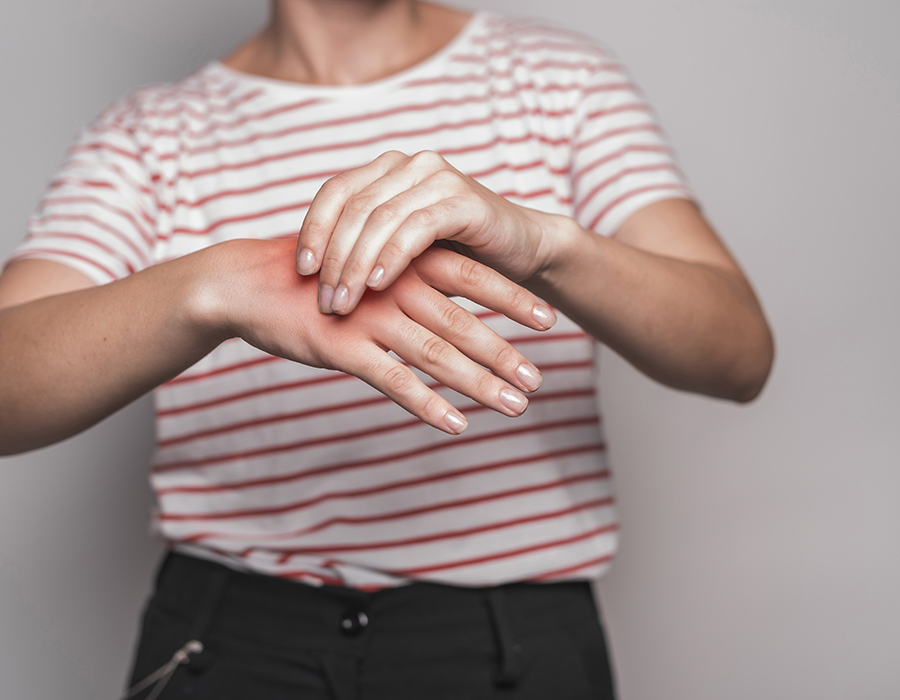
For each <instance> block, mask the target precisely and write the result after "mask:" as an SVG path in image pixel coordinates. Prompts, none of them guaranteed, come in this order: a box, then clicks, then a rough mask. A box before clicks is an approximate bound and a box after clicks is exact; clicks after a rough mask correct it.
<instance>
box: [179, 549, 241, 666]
mask: <svg viewBox="0 0 900 700" xmlns="http://www.w3.org/2000/svg"><path fill="white" fill-rule="evenodd" d="M230 578H231V569H229V568H227V567H224V566H220V567H216V568H215V569H214V570H213V571H212V572H211V573H210V576H209V580H208V583H207V585H206V596H205V597H204V599H203V601H202V602H201V603H200V607H199V609H198V610H197V616H196V617H195V618H194V625H193V627H192V628H191V636H190V638H191V639H192V640H197V641H199V642H201V643H202V644H203V651H201V652H200V653H199V654H196V655H195V656H194V657H193V658H192V659H191V661H190V664H189V665H188V668H189V669H190V670H192V671H195V672H200V671H203V670H205V669H206V668H207V667H208V666H209V664H210V662H211V661H212V657H213V654H212V651H211V649H210V648H209V644H207V643H206V641H205V640H204V637H205V636H206V635H207V634H208V633H209V630H210V627H211V626H212V623H213V620H214V618H215V615H216V612H218V609H219V604H220V603H221V602H222V596H223V595H224V593H225V588H226V587H227V585H228V581H229V579H230Z"/></svg>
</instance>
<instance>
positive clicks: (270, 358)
mask: <svg viewBox="0 0 900 700" xmlns="http://www.w3.org/2000/svg"><path fill="white" fill-rule="evenodd" d="M280 359H281V358H280V357H275V356H274V355H267V356H265V357H257V358H254V359H252V360H245V361H243V362H238V363H237V364H234V365H228V366H227V367H218V368H216V369H211V370H209V371H208V372H199V373H197V374H180V375H178V376H177V377H175V378H174V379H170V380H169V381H167V382H166V384H165V385H166V386H171V385H173V384H185V383H187V382H193V381H196V380H198V379H208V378H209V377H215V376H216V375H218V374H222V373H224V372H233V371H234V370H239V369H247V368H248V367H254V366H256V365H261V364H264V363H266V362H274V361H276V360H280Z"/></svg>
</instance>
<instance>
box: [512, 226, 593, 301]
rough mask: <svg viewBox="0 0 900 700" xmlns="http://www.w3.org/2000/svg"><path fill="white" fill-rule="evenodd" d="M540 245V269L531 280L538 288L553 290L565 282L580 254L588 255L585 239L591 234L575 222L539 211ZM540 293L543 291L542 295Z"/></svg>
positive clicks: (538, 268) (529, 281)
mask: <svg viewBox="0 0 900 700" xmlns="http://www.w3.org/2000/svg"><path fill="white" fill-rule="evenodd" d="M539 214H540V217H539V219H538V225H539V226H540V230H541V233H540V243H539V245H538V253H537V260H538V267H537V269H536V271H535V273H534V274H533V275H532V276H531V278H530V279H529V280H528V283H529V286H531V285H533V286H534V288H535V289H540V290H551V289H555V288H557V287H559V285H560V284H562V283H563V280H564V277H565V276H566V275H567V273H568V271H570V270H571V269H572V264H573V263H574V262H576V261H577V260H578V256H579V255H584V253H585V245H584V244H585V236H591V235H594V234H591V233H590V232H588V231H586V230H585V229H584V228H582V227H581V225H580V224H578V222H577V221H575V220H574V219H572V218H570V217H568V216H563V215H561V214H547V213H544V212H539ZM539 293H540V292H539Z"/></svg>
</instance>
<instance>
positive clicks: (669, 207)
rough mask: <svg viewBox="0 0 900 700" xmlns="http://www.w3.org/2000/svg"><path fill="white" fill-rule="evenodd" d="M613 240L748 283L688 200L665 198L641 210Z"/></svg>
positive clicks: (627, 220)
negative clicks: (719, 272) (715, 270)
mask: <svg viewBox="0 0 900 700" xmlns="http://www.w3.org/2000/svg"><path fill="white" fill-rule="evenodd" d="M613 238H615V239H616V240H617V241H618V242H619V243H625V244H627V245H630V246H633V247H635V248H639V249H641V250H645V251H647V252H649V253H655V254H656V255H663V256H665V257H669V258H676V259H679V260H684V261H685V262H693V263H702V264H706V265H711V266H714V267H716V268H718V269H720V270H726V271H729V272H731V273H733V274H735V275H738V276H739V277H740V279H742V280H744V281H746V280H745V279H744V275H743V272H742V271H741V269H740V267H739V266H738V264H737V261H736V260H735V259H734V258H733V257H732V255H731V253H729V252H728V249H727V248H726V247H725V244H724V243H723V242H722V240H721V239H720V238H719V236H718V235H717V234H716V232H715V231H714V230H713V228H712V226H710V224H709V223H708V222H707V221H706V219H705V218H704V217H703V215H702V214H701V213H700V210H699V209H698V208H697V206H696V205H695V204H694V203H693V202H692V201H690V200H687V199H665V200H662V201H659V202H654V203H653V204H650V205H648V206H646V207H644V208H642V209H640V210H638V211H637V212H635V213H634V214H632V215H631V216H630V217H628V219H626V220H625V223H623V224H622V226H621V227H620V228H619V230H618V231H617V232H616V233H615V234H614V235H613Z"/></svg>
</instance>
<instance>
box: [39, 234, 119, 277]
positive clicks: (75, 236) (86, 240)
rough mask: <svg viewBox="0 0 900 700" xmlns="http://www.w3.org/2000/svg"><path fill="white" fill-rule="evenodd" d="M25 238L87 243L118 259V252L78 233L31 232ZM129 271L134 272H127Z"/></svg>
mask: <svg viewBox="0 0 900 700" xmlns="http://www.w3.org/2000/svg"><path fill="white" fill-rule="evenodd" d="M25 238H26V240H32V241H44V242H46V239H51V240H52V239H54V238H62V239H64V240H68V239H71V240H75V241H81V242H83V243H87V244H88V245H92V246H94V247H95V248H99V249H100V250H102V251H103V253H104V254H106V255H108V256H110V257H113V258H116V259H119V254H118V252H116V251H115V250H113V249H112V248H110V247H109V246H108V245H105V244H104V243H102V242H100V241H98V240H97V239H96V238H91V237H90V236H85V235H82V234H80V233H67V232H63V231H31V232H29V233H28V235H27V236H25ZM61 252H65V251H61ZM129 271H130V272H134V270H129Z"/></svg>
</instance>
